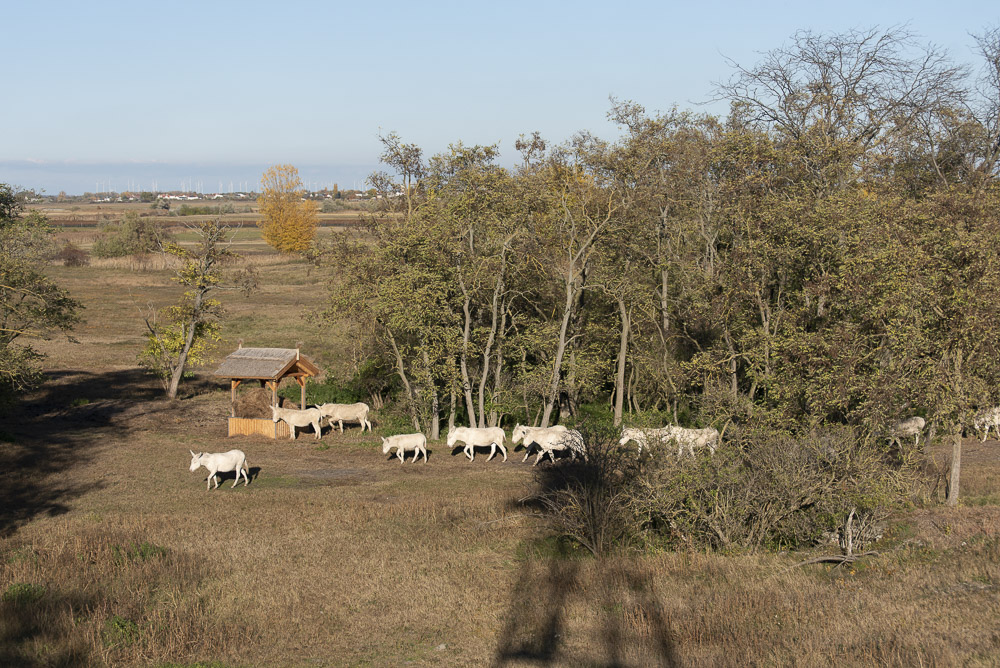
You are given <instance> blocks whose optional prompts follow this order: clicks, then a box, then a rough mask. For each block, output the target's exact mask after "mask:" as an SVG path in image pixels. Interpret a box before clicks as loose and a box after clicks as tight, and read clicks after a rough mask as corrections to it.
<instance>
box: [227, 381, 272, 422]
mask: <svg viewBox="0 0 1000 668" xmlns="http://www.w3.org/2000/svg"><path fill="white" fill-rule="evenodd" d="M235 409H236V417H241V418H270V417H271V390H269V389H267V388H264V387H255V388H253V389H250V390H244V391H242V392H237V395H236V404H235Z"/></svg>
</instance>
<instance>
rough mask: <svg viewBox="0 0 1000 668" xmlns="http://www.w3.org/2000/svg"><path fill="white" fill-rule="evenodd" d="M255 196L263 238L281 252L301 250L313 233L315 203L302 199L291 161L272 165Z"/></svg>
mask: <svg viewBox="0 0 1000 668" xmlns="http://www.w3.org/2000/svg"><path fill="white" fill-rule="evenodd" d="M260 187H261V194H260V196H259V197H258V198H257V204H258V206H259V207H260V215H261V220H260V222H259V223H258V225H259V226H260V229H261V235H262V236H263V237H264V241H266V242H267V243H268V244H270V245H271V246H272V247H273V248H275V249H277V250H278V251H280V252H282V253H301V252H303V251H305V250H306V249H308V248H309V246H310V244H312V241H313V238H314V237H315V236H316V225H317V222H318V218H317V210H316V203H315V202H313V201H310V200H305V199H303V189H302V180H301V179H300V178H299V172H298V170H297V169H296V168H295V167H293V166H292V165H275V166H273V167H271V168H269V169H268V170H267V171H265V172H264V175H263V176H262V177H261V179H260Z"/></svg>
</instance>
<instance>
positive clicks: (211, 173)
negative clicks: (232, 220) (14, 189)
mask: <svg viewBox="0 0 1000 668" xmlns="http://www.w3.org/2000/svg"><path fill="white" fill-rule="evenodd" d="M271 164H277V163H271ZM271 164H260V165H253V164H251V165H247V164H208V163H190V164H176V163H174V164H168V163H148V162H146V163H138V162H137V163H93V164H87V163H70V162H47V163H46V162H28V161H2V160H0V183H9V184H11V185H16V186H20V187H22V188H28V189H33V190H36V191H44V192H45V194H46V195H58V194H59V193H60V192H65V193H66V194H67V195H82V194H84V193H101V192H125V191H133V192H141V191H144V190H145V191H159V192H169V191H173V190H183V191H192V190H193V191H197V192H202V193H215V192H224V193H228V192H246V191H251V190H253V191H255V190H258V189H259V185H260V177H261V175H262V174H263V173H264V171H265V170H266V169H267V168H268V167H270V166H271ZM296 168H297V169H298V170H299V176H300V177H301V179H302V181H303V183H304V185H305V186H306V188H308V189H309V190H322V189H323V188H330V189H332V188H333V186H334V184H336V185H337V186H338V187H339V188H340V189H341V190H347V189H351V188H354V189H363V188H367V187H368V186H367V183H366V179H367V178H368V176H369V175H370V174H371V173H372V172H374V171H376V170H377V169H378V165H375V164H371V165H334V164H331V165H296Z"/></svg>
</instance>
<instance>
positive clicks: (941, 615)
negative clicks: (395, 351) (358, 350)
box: [0, 221, 1000, 667]
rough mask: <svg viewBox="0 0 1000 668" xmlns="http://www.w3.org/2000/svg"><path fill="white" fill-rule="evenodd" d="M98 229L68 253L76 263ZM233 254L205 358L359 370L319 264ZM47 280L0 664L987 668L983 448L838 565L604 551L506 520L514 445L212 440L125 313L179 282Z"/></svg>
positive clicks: (77, 236)
mask: <svg viewBox="0 0 1000 668" xmlns="http://www.w3.org/2000/svg"><path fill="white" fill-rule="evenodd" d="M57 224H58V221H57ZM94 233H95V230H94V229H93V228H85V227H80V228H77V227H74V228H67V229H64V230H62V231H61V232H60V235H61V238H66V239H70V238H71V239H73V240H74V242H75V243H78V245H81V246H82V247H83V248H86V247H87V245H88V243H90V242H92V239H93V235H94ZM321 233H323V234H336V233H337V231H336V229H330V228H324V229H323V230H322V231H321ZM88 235H89V236H88ZM183 238H184V237H182V239H183ZM88 239H89V241H88ZM235 245H236V249H237V250H240V251H242V252H245V253H247V254H248V255H250V256H252V258H253V260H254V262H255V263H256V264H257V266H258V267H259V269H260V273H261V291H260V292H259V293H258V294H256V295H254V296H253V297H250V298H246V297H243V296H242V295H240V294H238V293H232V294H224V295H221V297H220V298H221V300H222V301H223V303H224V305H225V306H226V309H227V313H228V316H227V320H226V323H225V326H224V335H225V337H226V339H227V343H225V344H224V345H223V346H222V348H221V349H220V351H219V357H221V356H223V355H225V354H226V353H227V352H229V350H231V349H232V348H235V342H236V340H237V339H243V340H244V341H245V345H248V346H275V347H293V346H294V345H295V344H296V342H298V341H301V342H303V350H304V352H305V353H306V354H308V355H310V356H311V357H312V358H313V359H314V360H316V361H317V362H319V363H320V365H321V366H330V367H332V368H334V369H337V368H345V367H346V366H348V365H350V364H351V363H352V360H351V359H348V355H347V354H346V353H344V352H342V351H343V350H346V348H347V346H346V340H345V337H346V336H347V334H346V333H345V332H343V331H339V330H337V329H336V328H330V327H326V328H324V327H321V326H319V325H316V324H314V323H313V322H311V321H310V320H309V318H308V317H307V314H308V312H309V311H310V310H311V309H315V308H317V307H318V306H319V305H320V302H321V300H322V299H323V298H324V296H325V294H326V287H325V278H324V276H323V274H322V272H320V271H317V270H315V269H313V270H312V271H311V272H310V271H308V268H309V265H307V264H306V263H304V262H302V261H300V260H295V259H291V258H287V257H280V256H277V255H274V254H272V253H270V252H269V250H268V248H267V247H266V246H265V245H264V244H263V243H262V242H261V241H260V238H259V234H257V231H256V228H254V227H253V226H252V225H248V226H247V227H244V229H243V230H241V232H240V235H239V237H238V239H237V243H236V244H235ZM49 271H50V274H51V276H52V277H53V278H54V279H55V280H56V281H57V282H58V283H59V284H60V285H62V286H64V287H66V288H68V289H69V290H70V292H71V293H72V295H73V296H74V297H76V298H77V299H79V300H81V301H82V302H83V303H84V305H85V306H86V309H85V311H84V313H83V315H84V318H85V322H84V323H82V324H81V325H79V326H78V327H77V328H76V329H75V331H74V332H73V339H74V340H71V341H68V340H66V339H65V338H54V339H52V340H50V341H43V342H40V343H39V345H38V348H39V349H40V350H42V351H43V352H45V353H46V354H47V356H48V357H47V359H46V360H45V367H46V370H47V373H48V375H49V381H48V382H47V383H46V384H44V385H43V386H42V387H41V388H40V389H39V390H37V391H36V392H34V393H32V394H30V395H29V396H27V397H25V400H24V403H23V405H21V406H20V407H19V408H18V409H17V410H16V411H15V412H14V413H13V414H11V415H8V416H5V417H3V418H0V464H2V466H0V506H2V508H0V665H11V666H13V665H23V666H78V665H83V666H86V665H98V666H99V665H111V666H123V665H124V666H132V665H136V666H204V667H208V666H213V667H229V666H340V665H357V666H396V665H407V664H409V665H438V666H468V665H503V666H534V665H564V666H649V665H678V666H744V665H796V666H817V665H840V666H843V665H848V666H868V665H933V666H953V665H963V666H991V665H998V664H1000V443H998V442H996V441H992V440H991V441H988V442H986V443H979V442H978V440H975V439H970V440H969V441H968V442H967V444H966V449H965V453H964V455H963V465H964V466H963V481H962V494H963V497H962V500H963V503H962V505H961V506H960V507H959V508H957V509H954V510H951V509H947V508H945V507H943V506H937V505H933V504H928V505H926V506H923V507H921V506H917V507H914V508H912V509H911V510H909V511H907V512H906V513H903V514H901V515H899V516H897V517H895V518H894V519H893V521H892V523H891V525H890V527H889V528H888V530H887V531H886V533H885V536H884V538H883V539H882V541H880V543H879V544H878V545H876V546H875V548H874V549H876V550H877V551H878V552H879V554H878V555H877V556H873V557H869V558H865V559H864V560H861V561H859V562H857V563H855V564H853V565H850V566H842V567H835V566H830V565H825V564H817V565H807V566H797V564H798V563H799V562H801V561H803V560H806V559H809V558H812V557H815V556H818V555H820V554H832V553H835V552H836V551H837V548H836V546H832V547H820V548H816V549H815V550H814V551H810V552H803V553H760V554H728V555H727V554H706V553H702V552H695V551H690V552H657V553H648V554H641V555H640V554H622V555H620V556H617V557H614V558H610V559H605V560H594V559H592V558H589V557H585V556H584V555H583V554H581V553H580V552H579V551H577V550H574V549H573V548H572V546H570V545H567V544H565V543H561V542H560V541H558V540H555V539H553V538H551V537H549V536H548V535H547V532H546V530H545V526H544V524H543V522H542V521H541V520H540V519H539V517H538V516H537V514H536V512H535V511H534V510H533V509H532V508H531V507H528V506H525V505H524V504H522V503H521V502H520V500H521V499H524V498H525V497H527V496H529V495H530V494H531V493H532V489H533V485H534V477H533V470H532V468H531V465H530V462H528V463H522V462H521V461H520V460H521V454H520V452H518V453H514V452H512V453H511V457H510V459H509V460H508V461H507V462H506V463H504V462H502V461H500V460H499V458H497V459H494V460H492V461H489V462H487V461H486V457H485V456H481V455H477V457H476V460H475V461H474V462H469V461H468V460H467V459H466V458H465V457H464V456H463V455H462V454H461V450H458V451H457V454H456V453H453V452H452V451H451V449H450V448H447V446H446V445H445V443H444V442H438V443H431V444H429V450H430V461H429V463H428V464H426V465H425V464H423V463H422V462H421V463H416V464H411V463H410V462H409V461H407V462H406V463H405V464H400V463H399V462H398V461H397V460H396V459H395V458H394V457H391V458H390V457H387V456H385V455H383V454H382V452H381V448H380V443H379V438H378V437H379V431H380V430H379V428H378V427H376V431H375V433H374V434H365V435H361V434H359V433H358V430H357V428H351V429H348V430H347V432H346V433H345V434H343V435H341V434H340V433H339V432H333V431H330V430H328V429H327V430H324V433H323V437H322V440H320V441H316V440H315V439H314V438H313V437H312V435H311V434H309V433H306V434H303V435H302V436H300V437H299V438H298V439H297V440H296V441H294V442H293V441H288V440H281V441H277V442H275V441H271V440H268V439H265V438H257V437H240V438H232V439H230V438H227V436H226V417H227V415H228V412H229V390H228V386H227V384H226V383H225V382H224V381H222V382H220V381H218V380H216V379H214V378H213V377H211V375H210V371H211V369H212V367H208V368H206V369H202V370H199V371H198V372H197V373H195V375H194V377H193V378H191V379H189V380H187V381H185V384H184V385H182V389H181V395H182V398H181V399H179V400H178V401H175V402H167V401H165V400H163V399H162V395H163V392H162V389H161V387H160V385H159V384H158V382H157V381H156V380H155V379H151V378H150V377H148V376H146V375H145V374H143V373H142V372H141V370H139V369H138V368H137V366H136V362H135V360H136V354H137V353H138V352H139V350H140V348H141V346H142V344H143V337H142V334H143V329H144V326H143V322H142V312H143V310H144V309H147V308H148V307H149V306H150V305H152V306H154V307H159V306H164V305H167V304H169V303H171V302H173V301H174V300H175V299H176V298H177V296H178V295H179V292H180V289H179V288H178V286H177V285H176V284H174V283H173V282H172V281H171V280H170V279H171V270H170V268H169V267H167V266H165V265H160V266H157V265H156V264H155V263H153V262H152V261H151V262H150V263H147V264H145V265H142V266H139V265H136V264H134V263H133V264H130V263H129V262H127V261H124V260H114V261H112V260H107V261H96V260H95V261H93V262H92V264H91V265H90V266H85V267H78V268H71V267H61V266H53V267H51V268H50V270H49ZM375 419H376V421H377V420H378V414H377V413H376V414H375ZM231 448H240V449H242V450H243V451H244V452H246V454H247V458H248V461H249V464H250V466H251V474H252V481H251V484H250V485H249V486H243V485H240V486H239V487H237V488H235V489H230V486H231V485H232V474H229V476H228V478H226V479H224V480H223V482H222V485H221V486H220V488H219V489H218V490H213V491H211V492H207V491H206V490H205V475H204V470H203V469H202V470H201V471H199V472H198V473H190V472H189V471H188V463H189V461H190V455H189V453H188V450H194V451H195V452H198V451H212V452H217V451H224V450H228V449H231ZM937 459H938V461H940V462H942V466H943V461H944V455H943V451H942V453H937ZM541 466H544V465H540V468H541Z"/></svg>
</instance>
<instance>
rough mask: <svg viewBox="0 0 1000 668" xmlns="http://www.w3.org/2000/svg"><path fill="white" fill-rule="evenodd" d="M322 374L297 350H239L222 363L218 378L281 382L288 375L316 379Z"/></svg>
mask: <svg viewBox="0 0 1000 668" xmlns="http://www.w3.org/2000/svg"><path fill="white" fill-rule="evenodd" d="M319 372H320V370H319V367H317V366H316V365H315V364H313V362H312V360H310V359H309V358H308V357H306V356H305V355H303V354H301V353H300V352H299V351H298V349H296V348H239V349H237V350H236V351H235V352H233V353H231V354H230V355H229V356H228V357H226V359H224V360H223V361H222V364H221V365H220V366H219V368H218V369H216V370H215V375H216V376H221V377H223V378H234V379H257V380H278V379H280V378H284V377H285V376H315V375H318V374H319Z"/></svg>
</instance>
